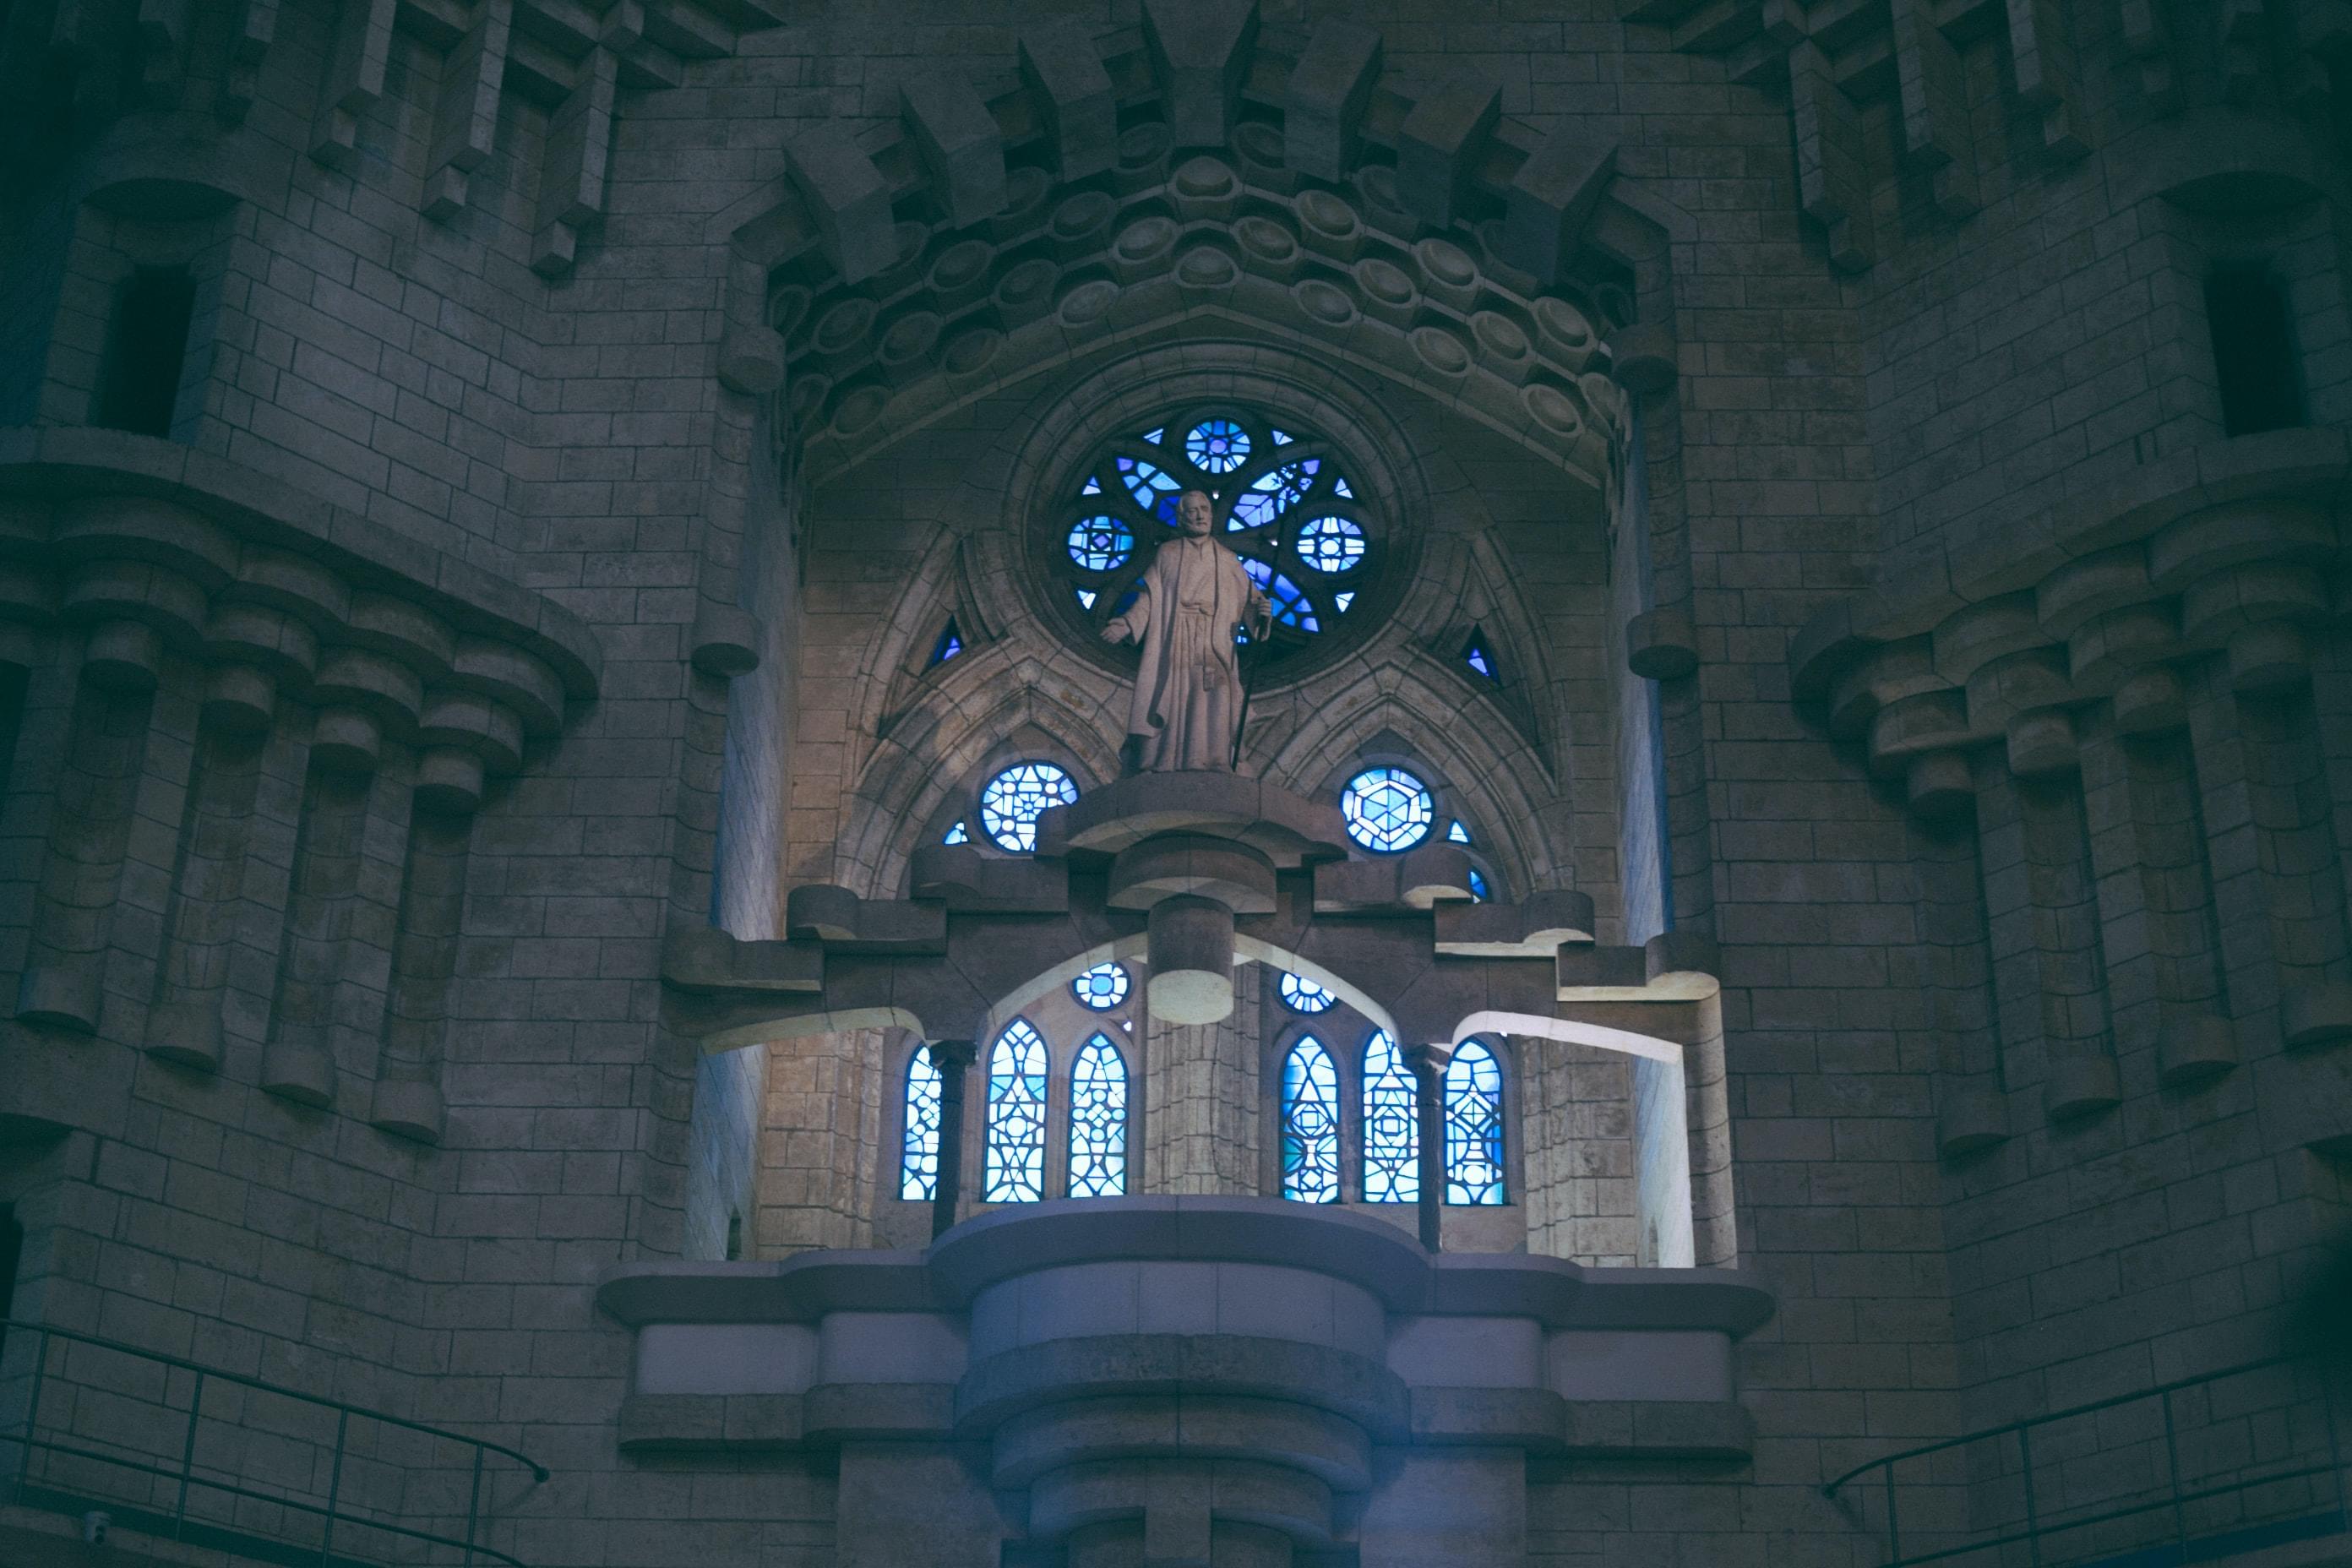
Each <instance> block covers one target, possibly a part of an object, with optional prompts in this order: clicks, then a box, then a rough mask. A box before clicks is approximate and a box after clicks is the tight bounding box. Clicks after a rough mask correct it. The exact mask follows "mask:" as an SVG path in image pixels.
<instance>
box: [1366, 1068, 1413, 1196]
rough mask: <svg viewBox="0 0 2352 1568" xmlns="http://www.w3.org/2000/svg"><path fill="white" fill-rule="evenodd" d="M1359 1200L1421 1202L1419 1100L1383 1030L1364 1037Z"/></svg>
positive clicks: (1408, 1073) (1406, 1072)
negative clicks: (1361, 1194) (1360, 1189)
mask: <svg viewBox="0 0 2352 1568" xmlns="http://www.w3.org/2000/svg"><path fill="white" fill-rule="evenodd" d="M1364 1201H1365V1202H1366V1203H1368V1204H1411V1203H1419V1202H1420V1201H1421V1103H1420V1100H1418V1098H1417V1097H1416V1096H1415V1094H1414V1092H1413V1082H1412V1072H1411V1071H1409V1070H1408V1069H1407V1068H1406V1067H1405V1065H1404V1053H1403V1052H1402V1051H1400V1050H1398V1049H1397V1047H1396V1042H1395V1041H1394V1040H1391V1039H1390V1038H1389V1037H1388V1031H1386V1030H1385V1029H1375V1030H1373V1031H1372V1037H1371V1038H1370V1039H1369V1040H1367V1041H1365V1042H1364Z"/></svg>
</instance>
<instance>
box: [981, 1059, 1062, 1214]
mask: <svg viewBox="0 0 2352 1568" xmlns="http://www.w3.org/2000/svg"><path fill="white" fill-rule="evenodd" d="M1045 1068H1046V1058H1045V1037H1043V1036H1041V1035H1039V1034H1038V1033H1037V1031H1036V1030H1034V1029H1033V1028H1031V1027H1030V1026H1029V1024H1028V1022H1027V1021H1026V1020H1025V1019H1021V1018H1015V1019H1013V1022H1012V1023H1010V1024H1008V1025H1006V1026H1005V1027H1004V1033H1003V1034H1001V1035H999V1036H997V1037H996V1045H995V1047H994V1048H993V1049H992V1050H991V1051H990V1052H989V1054H988V1158H987V1163H986V1166H985V1169H984V1171H983V1174H982V1183H981V1193H980V1195H981V1198H982V1201H983V1202H986V1203H992V1204H1022V1203H1034V1202H1036V1201H1037V1200H1038V1199H1039V1198H1042V1197H1044V1196H1045Z"/></svg>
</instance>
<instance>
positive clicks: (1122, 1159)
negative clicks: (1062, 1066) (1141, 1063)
mask: <svg viewBox="0 0 2352 1568" xmlns="http://www.w3.org/2000/svg"><path fill="white" fill-rule="evenodd" d="M1126 1192H1127V1062H1126V1060H1125V1059H1124V1058H1121V1057H1120V1056H1119V1054H1118V1047H1117V1046H1114V1045H1112V1044H1111V1043H1110V1039H1109V1037H1108V1036H1104V1035H1097V1036H1096V1037H1094V1038H1092V1039H1090V1040H1088V1041H1087V1043H1086V1044H1085V1045H1083V1046H1081V1047H1078V1055H1077V1059H1076V1061H1074V1062H1072V1063H1071V1064H1070V1196H1072V1197H1074V1198H1116V1197H1121V1196H1124V1195H1125V1194H1126Z"/></svg>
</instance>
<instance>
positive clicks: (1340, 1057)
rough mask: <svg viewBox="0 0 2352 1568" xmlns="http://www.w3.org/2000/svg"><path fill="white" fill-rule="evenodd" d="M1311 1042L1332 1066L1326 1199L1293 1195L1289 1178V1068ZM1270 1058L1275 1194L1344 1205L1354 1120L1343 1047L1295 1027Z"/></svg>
mask: <svg viewBox="0 0 2352 1568" xmlns="http://www.w3.org/2000/svg"><path fill="white" fill-rule="evenodd" d="M1310 1041H1311V1042H1312V1043H1313V1045H1314V1047H1315V1048H1316V1049H1317V1050H1318V1051H1320V1052H1321V1053H1322V1055H1323V1059H1324V1061H1325V1062H1327V1063H1328V1064H1329V1067H1330V1069H1331V1121H1332V1125H1331V1130H1330V1134H1329V1136H1330V1145H1331V1195H1330V1196H1328V1198H1318V1197H1296V1196H1294V1195H1293V1192H1292V1184H1291V1178H1290V1169H1289V1144H1290V1139H1291V1135H1292V1131H1291V1129H1292V1112H1293V1107H1294V1104H1295V1101H1294V1098H1293V1096H1292V1094H1291V1092H1290V1083H1289V1070H1290V1067H1291V1063H1292V1059H1293V1058H1294V1057H1296V1056H1297V1054H1298V1053H1299V1052H1300V1051H1302V1050H1303V1049H1304V1048H1305V1047H1306V1046H1307V1044H1308V1042H1310ZM1271 1059H1272V1068H1273V1070H1272V1071H1271V1073H1270V1074H1269V1075H1268V1079H1267V1081H1268V1082H1269V1084H1270V1085H1271V1086H1272V1098H1273V1102H1274V1112H1275V1120H1274V1128H1275V1135H1274V1138H1273V1139H1272V1140H1271V1141H1270V1143H1271V1149H1270V1152H1271V1156H1272V1164H1273V1170H1274V1188H1273V1190H1274V1193H1275V1194H1276V1196H1278V1197H1282V1198H1286V1199H1288V1200H1290V1201H1292V1202H1295V1203H1313V1204H1334V1205H1337V1204H1345V1203H1346V1202H1347V1201H1348V1198H1349V1180H1348V1174H1349V1153H1350V1151H1351V1149H1352V1147H1353V1142H1352V1141H1351V1140H1350V1139H1349V1136H1348V1129H1349V1125H1350V1124H1351V1123H1352V1122H1353V1121H1354V1120H1355V1119H1354V1118H1353V1117H1352V1116H1351V1115H1349V1074H1348V1072H1347V1071H1346V1070H1345V1068H1344V1066H1343V1065H1342V1064H1343V1063H1344V1061H1345V1059H1346V1055H1345V1052H1344V1050H1341V1051H1335V1050H1333V1049H1332V1048H1331V1042H1330V1040H1329V1039H1328V1038H1327V1037H1325V1035H1324V1034H1323V1033H1322V1032H1321V1031H1319V1030H1317V1029H1315V1028H1312V1027H1297V1028H1290V1029H1285V1030H1284V1031H1282V1034H1281V1036H1280V1037H1279V1039H1278V1041H1277V1045H1276V1051H1275V1053H1274V1055H1273V1057H1272V1058H1271ZM1318 1142H1319V1140H1318Z"/></svg>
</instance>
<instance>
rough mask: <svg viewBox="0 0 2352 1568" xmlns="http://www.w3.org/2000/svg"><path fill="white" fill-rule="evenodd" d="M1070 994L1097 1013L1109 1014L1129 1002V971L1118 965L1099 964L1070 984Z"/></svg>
mask: <svg viewBox="0 0 2352 1568" xmlns="http://www.w3.org/2000/svg"><path fill="white" fill-rule="evenodd" d="M1070 994H1071V995H1073V996H1075V997H1076V998H1077V999H1078V1001H1079V1002H1080V1003H1081V1004H1083V1005H1086V1006H1088V1007H1091V1008H1093V1009H1094V1010H1095V1011H1096V1012H1097V1013H1108V1012H1109V1011H1110V1010H1111V1009H1112V1008H1113V1007H1116V1006H1118V1005H1119V1004H1120V1003H1122V1002H1124V1001H1126V1000H1127V971H1126V969H1125V968H1123V967H1122V966H1120V965H1118V964H1116V963H1097V964H1096V965H1095V966H1094V967H1093V968H1092V969H1089V970H1087V972H1086V973H1084V974H1081V975H1079V976H1078V977H1077V978H1076V980H1073V981H1071V982H1070Z"/></svg>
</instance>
